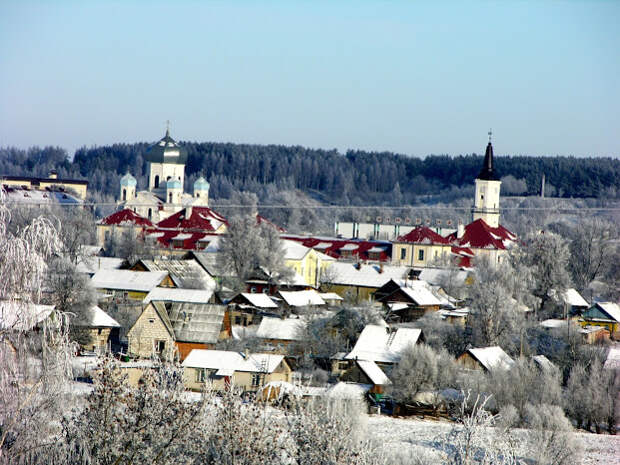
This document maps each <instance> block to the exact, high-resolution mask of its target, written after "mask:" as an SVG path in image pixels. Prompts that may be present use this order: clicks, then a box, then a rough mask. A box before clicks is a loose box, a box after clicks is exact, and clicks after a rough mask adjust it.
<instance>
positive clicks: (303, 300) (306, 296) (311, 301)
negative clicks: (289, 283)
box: [279, 289, 325, 307]
mask: <svg viewBox="0 0 620 465" xmlns="http://www.w3.org/2000/svg"><path fill="white" fill-rule="evenodd" d="M279 295H280V297H282V299H283V300H284V302H286V304H287V305H289V306H291V307H305V306H307V305H325V301H324V300H323V299H322V298H321V296H320V295H319V293H318V292H317V291H315V290H313V289H310V290H306V291H280V292H279Z"/></svg>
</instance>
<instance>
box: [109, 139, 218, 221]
mask: <svg viewBox="0 0 620 465" xmlns="http://www.w3.org/2000/svg"><path fill="white" fill-rule="evenodd" d="M144 157H145V159H146V161H147V164H148V165H147V169H148V173H149V177H148V190H144V191H139V192H137V191H136V187H137V184H138V183H137V181H136V178H134V177H133V176H132V175H131V174H130V173H127V174H125V176H123V177H122V178H121V186H120V195H119V204H120V205H121V206H122V207H123V208H128V209H130V210H133V211H134V212H135V213H137V214H139V215H141V216H143V217H145V218H148V219H149V220H151V221H152V222H153V223H157V222H159V221H161V220H163V219H164V218H167V217H169V216H170V215H172V214H174V213H176V212H178V211H179V210H182V209H183V208H185V207H191V206H197V207H208V206H209V183H208V182H207V181H206V180H205V179H204V178H203V177H202V176H201V177H200V178H198V179H197V180H196V181H195V182H194V185H193V192H192V194H189V193H186V192H185V189H184V183H185V164H186V163H187V150H185V149H184V148H183V147H181V146H180V145H179V144H178V143H177V142H176V141H175V140H174V139H173V138H172V137H170V129H167V130H166V135H165V136H164V138H163V139H161V140H160V141H159V142H157V143H156V144H155V145H153V146H151V147H149V149H148V150H147V152H146V154H145V155H144Z"/></svg>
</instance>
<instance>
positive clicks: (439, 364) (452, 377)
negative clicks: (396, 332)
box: [391, 344, 457, 403]
mask: <svg viewBox="0 0 620 465" xmlns="http://www.w3.org/2000/svg"><path fill="white" fill-rule="evenodd" d="M456 373H457V368H456V364H455V362H454V359H453V358H452V356H451V355H450V354H449V353H448V352H447V351H446V350H445V349H442V350H441V351H439V352H435V351H434V350H433V349H432V348H431V347H429V346H427V345H425V344H419V345H418V344H416V345H412V346H410V347H408V348H407V350H406V351H405V352H404V353H403V354H402V356H401V359H400V361H399V362H398V364H397V365H396V367H395V368H394V369H393V370H392V373H391V379H392V388H391V391H392V395H393V396H394V398H396V399H397V400H399V401H401V402H405V403H410V402H412V401H413V400H414V398H415V396H416V394H418V393H420V392H425V391H439V390H442V389H445V388H449V387H450V388H451V387H455V382H456Z"/></svg>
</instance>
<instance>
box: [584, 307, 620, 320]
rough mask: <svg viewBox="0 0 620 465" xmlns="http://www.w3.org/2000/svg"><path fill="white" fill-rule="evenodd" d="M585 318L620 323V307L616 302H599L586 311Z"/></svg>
mask: <svg viewBox="0 0 620 465" xmlns="http://www.w3.org/2000/svg"><path fill="white" fill-rule="evenodd" d="M583 316H584V318H586V319H592V320H597V319H599V320H601V319H602V320H604V319H610V320H613V321H617V322H620V305H618V304H617V303H615V302H597V303H595V304H594V306H592V307H590V308H589V309H588V310H586V311H585V312H584V314H583Z"/></svg>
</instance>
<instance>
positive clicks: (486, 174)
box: [476, 130, 498, 181]
mask: <svg viewBox="0 0 620 465" xmlns="http://www.w3.org/2000/svg"><path fill="white" fill-rule="evenodd" d="M492 135H493V133H492V132H491V130H489V143H488V144H487V150H486V152H485V153H484V164H483V165H482V169H481V170H480V173H478V177H477V178H476V179H484V180H486V181H498V179H497V176H496V175H495V173H494V172H493V145H492V144H491V136H492Z"/></svg>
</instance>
